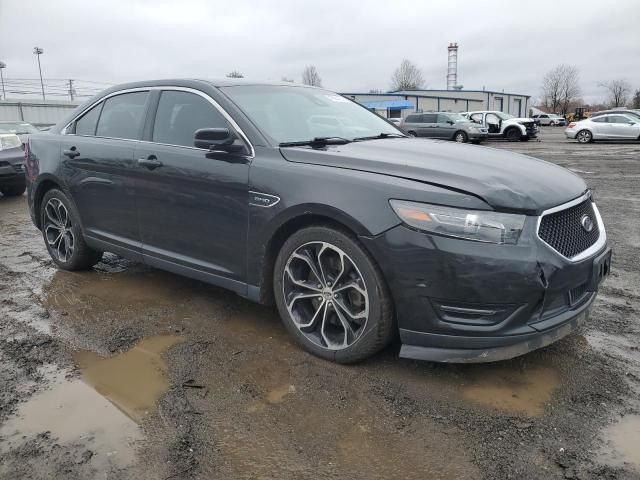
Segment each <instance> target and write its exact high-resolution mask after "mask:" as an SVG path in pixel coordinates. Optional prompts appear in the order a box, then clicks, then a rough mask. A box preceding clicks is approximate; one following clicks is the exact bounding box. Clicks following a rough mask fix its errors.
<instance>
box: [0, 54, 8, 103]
mask: <svg viewBox="0 0 640 480" xmlns="http://www.w3.org/2000/svg"><path fill="white" fill-rule="evenodd" d="M5 68H7V64H6V63H4V62H0V80H2V98H3V99H4V100H6V99H7V94H6V93H4V76H3V75H2V70H4V69H5Z"/></svg>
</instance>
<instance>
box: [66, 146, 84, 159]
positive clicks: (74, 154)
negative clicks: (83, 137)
mask: <svg viewBox="0 0 640 480" xmlns="http://www.w3.org/2000/svg"><path fill="white" fill-rule="evenodd" d="M62 154H63V155H64V156H66V157H69V158H76V157H77V156H78V155H80V152H79V151H78V149H77V148H76V147H71V148H68V149H66V150H63V151H62Z"/></svg>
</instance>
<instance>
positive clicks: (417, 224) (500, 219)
mask: <svg viewBox="0 0 640 480" xmlns="http://www.w3.org/2000/svg"><path fill="white" fill-rule="evenodd" d="M389 203H390V204H391V208H393V211H394V212H396V214H397V215H398V216H399V217H400V219H401V220H402V221H403V222H404V223H406V224H407V225H410V226H412V227H414V228H417V229H419V230H423V231H425V232H430V233H435V234H439V235H444V236H447V237H455V238H464V239H466V240H473V241H476V242H486V243H498V244H508V245H515V244H517V243H518V238H520V234H521V233H522V228H523V227H524V221H525V216H524V215H514V214H509V213H497V212H488V211H483V210H464V209H461V208H452V207H441V206H439V205H430V204H428V203H416V202H408V201H404V200H390V201H389Z"/></svg>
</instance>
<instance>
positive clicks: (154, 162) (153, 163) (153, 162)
mask: <svg viewBox="0 0 640 480" xmlns="http://www.w3.org/2000/svg"><path fill="white" fill-rule="evenodd" d="M138 165H141V166H143V167H147V168H148V169H149V170H154V169H156V168H158V167H161V166H162V162H161V161H160V160H158V158H157V157H156V156H155V155H149V156H148V157H147V158H139V159H138Z"/></svg>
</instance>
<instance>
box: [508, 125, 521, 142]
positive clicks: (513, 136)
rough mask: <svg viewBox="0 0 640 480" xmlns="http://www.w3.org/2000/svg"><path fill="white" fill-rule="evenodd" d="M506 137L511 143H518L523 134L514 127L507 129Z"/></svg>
mask: <svg viewBox="0 0 640 480" xmlns="http://www.w3.org/2000/svg"><path fill="white" fill-rule="evenodd" d="M504 136H505V138H506V139H507V140H508V141H510V142H517V141H518V140H520V137H521V136H522V133H521V132H520V129H519V128H515V127H513V128H509V129H507V131H506V132H504Z"/></svg>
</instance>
